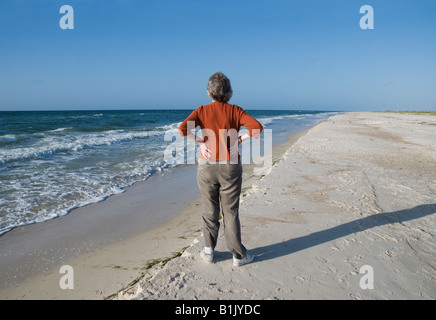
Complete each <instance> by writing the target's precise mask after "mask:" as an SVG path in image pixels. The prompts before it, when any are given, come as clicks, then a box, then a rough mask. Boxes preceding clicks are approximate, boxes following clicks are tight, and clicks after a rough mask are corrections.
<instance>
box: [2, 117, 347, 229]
mask: <svg viewBox="0 0 436 320" xmlns="http://www.w3.org/2000/svg"><path fill="white" fill-rule="evenodd" d="M246 111H247V112H248V113H249V114H250V115H252V116H253V117H255V118H256V119H257V120H258V121H259V122H260V123H262V125H263V126H264V128H265V129H271V132H272V139H273V141H272V143H273V145H274V144H277V143H281V142H284V141H286V139H287V137H288V136H289V135H291V134H293V133H295V132H297V131H300V130H303V129H306V128H309V127H312V126H314V125H316V124H317V123H319V122H320V121H322V120H324V119H327V118H328V117H330V116H332V115H335V114H338V113H339V112H324V111H302V110H275V111H274V110H246ZM191 112H192V110H122V111H121V110H119V111H101V110H98V111H10V112H9V111H3V112H0V236H1V235H2V234H4V233H5V232H7V231H9V230H11V229H13V228H14V227H18V226H23V225H27V224H31V223H37V222H42V221H45V220H48V219H53V218H56V217H59V216H62V215H65V214H68V213H69V212H70V211H71V210H72V209H74V208H77V207H81V206H84V205H87V204H90V203H95V202H99V201H102V200H104V199H105V198H107V197H108V196H110V195H113V194H117V193H121V192H124V191H125V188H126V187H128V186H130V185H132V184H134V183H135V182H138V181H144V180H147V179H148V178H149V177H150V176H151V175H152V174H154V173H156V172H161V171H162V170H165V169H167V168H170V167H175V166H178V165H180V164H181V163H183V161H184V159H183V157H184V153H183V152H179V154H177V153H176V154H173V156H172V157H168V156H165V153H166V152H168V150H170V151H172V152H173V153H174V150H185V151H186V147H187V144H184V143H183V139H176V138H174V137H177V136H178V133H177V128H178V126H179V125H180V123H181V122H182V121H183V120H184V119H185V118H186V117H187V116H188V115H189V114H190V113H191ZM241 131H243V130H241ZM241 133H242V132H241ZM172 137H173V138H172ZM261 139H262V135H261ZM174 144H177V145H176V146H174ZM180 157H182V158H180ZM185 159H186V158H185Z"/></svg>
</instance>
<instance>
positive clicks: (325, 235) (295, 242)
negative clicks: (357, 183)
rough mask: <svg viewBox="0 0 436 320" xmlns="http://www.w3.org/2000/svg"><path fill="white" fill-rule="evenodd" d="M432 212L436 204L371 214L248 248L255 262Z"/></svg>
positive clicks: (435, 211) (435, 209)
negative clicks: (306, 233)
mask: <svg viewBox="0 0 436 320" xmlns="http://www.w3.org/2000/svg"><path fill="white" fill-rule="evenodd" d="M434 213H436V204H423V205H419V206H416V207H414V208H411V209H404V210H399V211H394V212H385V213H378V214H373V215H371V216H367V217H364V218H361V219H358V220H353V221H350V222H347V223H344V224H341V225H338V226H335V227H332V228H330V229H326V230H322V231H318V232H314V233H311V234H308V235H305V236H301V237H298V238H291V239H289V240H286V241H283V242H280V243H275V244H270V245H266V246H263V247H257V248H255V249H252V250H249V252H250V253H251V254H254V255H255V256H256V259H255V262H260V261H265V260H271V259H275V258H278V257H281V256H285V255H289V254H292V253H295V252H298V251H301V250H304V249H308V248H310V247H314V246H317V245H319V244H322V243H326V242H329V241H332V240H335V239H339V238H342V237H345V236H347V235H350V234H353V233H358V232H361V231H364V230H368V229H371V228H374V227H378V226H383V225H386V224H393V223H402V222H405V221H410V220H414V219H419V218H422V217H425V216H428V215H431V214H434Z"/></svg>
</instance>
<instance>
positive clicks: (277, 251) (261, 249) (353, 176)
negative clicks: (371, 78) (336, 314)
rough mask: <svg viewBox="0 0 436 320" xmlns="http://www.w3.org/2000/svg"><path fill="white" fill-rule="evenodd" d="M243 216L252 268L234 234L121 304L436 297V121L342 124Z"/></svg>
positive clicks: (313, 137) (290, 162)
mask: <svg viewBox="0 0 436 320" xmlns="http://www.w3.org/2000/svg"><path fill="white" fill-rule="evenodd" d="M240 215H241V223H242V238H243V242H244V244H245V245H246V246H247V248H248V249H249V251H250V252H251V253H252V254H254V255H256V259H255V261H254V262H253V263H252V264H249V265H246V266H243V267H239V268H237V267H233V266H232V260H231V255H230V254H229V253H228V252H227V250H226V246H225V239H224V237H223V236H221V237H220V241H219V244H218V247H217V252H216V256H215V260H216V261H215V263H214V264H212V265H208V264H205V263H203V262H202V261H201V259H200V257H199V252H200V250H201V247H202V238H201V237H198V238H197V239H196V240H195V241H194V243H193V244H192V245H191V246H190V247H189V248H188V249H187V250H186V251H185V252H184V253H183V255H182V256H180V257H178V258H175V259H172V260H171V261H169V262H168V263H166V265H165V267H163V268H162V269H160V270H158V272H156V274H155V275H154V276H152V277H151V276H147V277H144V278H143V279H142V280H141V281H139V282H138V284H137V285H136V286H134V287H133V288H131V289H130V290H127V291H125V292H122V293H120V294H119V295H118V297H117V298H118V299H211V300H215V299H235V300H246V299H435V298H436V254H435V253H436V237H435V230H436V117H434V116H426V115H412V114H398V113H348V114H344V115H338V116H334V117H332V118H330V119H328V120H327V121H324V122H322V123H321V124H319V125H317V126H315V127H314V128H312V129H310V130H309V131H308V132H307V133H306V134H305V135H304V136H302V137H301V138H300V139H299V140H298V142H296V143H295V144H294V145H292V147H291V148H289V150H288V151H287V152H286V153H285V154H284V156H283V159H282V160H281V161H279V162H276V163H275V164H274V167H273V170H272V171H271V173H270V174H268V175H266V176H264V177H263V178H262V179H260V180H258V181H257V182H256V183H255V184H254V185H253V187H252V188H251V190H250V192H249V193H248V194H245V195H244V196H243V197H242V204H241V211H240ZM368 266H369V267H368ZM362 267H363V268H362ZM368 268H370V269H368ZM368 270H370V271H368ZM360 272H362V273H360ZM371 275H372V276H373V277H372V279H371V278H370V276H371ZM371 285H372V286H371Z"/></svg>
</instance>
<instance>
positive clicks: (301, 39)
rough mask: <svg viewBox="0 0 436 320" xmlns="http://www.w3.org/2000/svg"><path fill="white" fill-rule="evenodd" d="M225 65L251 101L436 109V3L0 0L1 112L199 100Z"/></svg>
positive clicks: (249, 105) (260, 105)
mask: <svg viewBox="0 0 436 320" xmlns="http://www.w3.org/2000/svg"><path fill="white" fill-rule="evenodd" d="M65 4H67V5H71V6H72V7H73V9H74V30H62V29H61V28H60V26H59V20H60V19H61V17H62V16H63V14H61V13H59V9H60V7H61V6H62V5H65ZM362 5H371V6H372V7H373V9H374V29H373V30H369V29H367V30H362V29H361V28H360V26H359V21H360V18H361V17H362V16H363V14H361V13H360V12H359V9H360V7H361V6H362ZM216 71H222V72H224V73H225V74H226V75H227V76H228V77H229V78H230V80H231V82H232V86H233V89H234V95H233V98H232V100H231V102H232V103H235V104H238V105H240V106H242V107H244V108H246V109H303V110H304V109H309V110H344V111H354V110H387V109H395V110H435V109H436V89H435V88H436V1H424V0H419V1H417V0H414V1H413V0H372V1H369V0H342V1H337V0H329V1H326V0H317V1H313V0H306V1H302V0H301V1H292V0H280V1H279V0H268V1H258V0H220V1H217V0H215V1H210V0H196V1H194V0H171V1H169V0H168V1H166V0H155V1H148V0H62V1H57V0H52V1H49V0H38V1H36V0H0V110H64V109H175V108H177V109H178V108H182V109H193V108H195V107H197V106H199V105H201V104H206V103H209V99H208V97H207V94H206V90H205V88H206V85H207V80H208V77H209V76H210V75H211V74H213V73H214V72H216Z"/></svg>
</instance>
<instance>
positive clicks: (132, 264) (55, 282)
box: [0, 129, 309, 299]
mask: <svg viewBox="0 0 436 320" xmlns="http://www.w3.org/2000/svg"><path fill="white" fill-rule="evenodd" d="M307 130H309V129H306V130H302V131H299V132H297V133H294V134H291V135H290V136H288V138H287V141H285V142H280V143H278V144H276V145H273V147H272V154H273V165H274V163H275V162H276V161H277V159H278V158H281V157H282V156H283V154H284V153H285V152H286V151H287V149H289V147H290V146H291V145H292V143H294V142H295V141H296V140H298V138H299V137H300V136H301V135H302V134H303V133H304V132H306V131H307ZM255 166H256V165H253V164H248V165H244V171H243V189H242V190H243V191H242V192H241V196H245V195H246V194H248V193H249V192H250V189H251V186H252V184H253V183H254V182H256V181H257V180H258V179H259V176H256V175H255V174H254V173H253V167H255ZM170 171H171V172H167V171H164V172H162V173H159V174H157V175H153V176H151V177H150V178H149V179H147V180H146V181H141V182H137V183H135V184H133V185H131V186H129V187H127V188H126V191H125V192H123V193H120V194H115V195H112V196H110V197H108V198H106V199H105V200H103V201H101V202H97V203H93V204H89V205H86V206H84V207H80V208H76V209H73V210H72V211H71V212H70V213H69V214H67V215H64V216H60V217H57V218H55V219H52V220H48V221H44V222H43V223H36V224H31V225H26V226H22V227H17V228H14V229H12V230H11V231H9V232H7V233H5V234H4V235H3V236H2V237H0V256H2V257H3V258H2V260H3V261H0V267H1V269H2V285H1V286H0V299H110V298H113V297H115V296H116V295H117V294H118V292H121V291H125V290H127V289H129V288H130V287H131V286H132V285H133V284H134V283H136V282H137V281H139V279H142V278H144V277H147V276H152V275H153V274H155V273H156V271H157V270H159V269H160V268H162V267H163V265H165V263H166V262H167V261H169V259H172V258H174V257H177V256H179V255H180V254H181V253H182V252H183V250H184V249H186V248H187V247H189V246H190V245H192V242H193V241H194V239H196V238H197V237H198V236H199V235H200V234H201V223H200V222H201V218H200V217H201V196H200V193H199V191H198V187H197V183H196V175H195V173H196V165H191V166H181V167H175V168H171V169H170ZM174 175H176V177H175V176H174ZM166 179H168V181H170V183H171V182H173V181H178V182H179V184H178V186H177V187H176V188H174V186H173V187H172V188H169V190H170V194H171V195H172V198H171V201H170V204H169V205H167V206H166V209H167V211H169V212H170V213H168V212H167V214H166V215H163V216H162V212H161V211H162V206H159V205H156V206H155V208H154V210H151V213H150V212H149V214H150V215H153V213H154V215H155V216H156V219H155V221H153V220H152V221H151V225H147V226H146V227H144V225H141V223H138V220H139V222H140V220H141V219H140V217H138V212H141V206H142V207H143V206H144V202H147V201H145V200H144V195H145V194H147V192H151V193H153V195H150V194H149V196H148V199H150V202H153V200H156V199H159V194H161V193H162V192H168V190H167V189H168V181H167V180H166ZM184 180H186V181H187V184H188V185H189V188H183V185H180V183H182V181H184ZM156 182H157V183H158V185H157V184H156ZM171 190H172V191H171ZM180 190H181V191H180ZM173 196H176V197H175V199H173ZM161 197H162V195H161ZM116 207H118V208H122V209H123V210H125V208H126V207H127V215H125V214H122V215H120V214H119V212H117V210H116V209H115V208H116ZM147 209H149V208H147ZM164 209H165V208H164ZM148 211H150V210H148ZM164 211H165V210H164ZM108 212H110V216H109V220H108V221H106V222H104V223H103V222H102V221H103V220H100V219H99V217H102V215H104V214H105V215H106V214H108ZM123 216H124V217H123ZM127 217H130V218H129V219H127ZM105 219H107V218H106V217H105ZM128 220H131V225H130V226H129V227H127V228H126V229H125V230H127V231H125V232H123V231H122V230H117V228H116V227H114V225H117V224H123V223H128V222H129V221H128ZM95 224H99V226H97V228H98V229H99V230H100V231H98V230H97V232H96V233H97V234H96V235H95V236H93V238H92V240H90V241H89V240H86V237H87V233H89V232H95V231H96V225H95ZM70 226H74V227H76V229H77V230H80V232H76V231H73V230H71V229H70ZM82 229H83V230H82ZM107 233H110V236H109V237H108V235H107ZM34 236H36V237H37V238H34V239H32V237H34ZM81 238H83V239H81ZM22 247H25V249H22ZM138 248H141V249H138ZM23 250H24V251H23ZM13 255H15V256H13ZM114 257H116V258H114ZM5 258H6V259H5ZM35 264H38V266H36V267H37V268H35ZM62 265H69V266H71V267H72V268H73V270H74V290H62V289H60V286H59V281H60V278H61V277H62V274H60V273H59V271H60V266H62ZM107 279H111V281H110V283H108V282H107Z"/></svg>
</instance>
